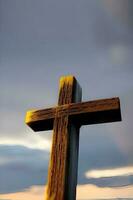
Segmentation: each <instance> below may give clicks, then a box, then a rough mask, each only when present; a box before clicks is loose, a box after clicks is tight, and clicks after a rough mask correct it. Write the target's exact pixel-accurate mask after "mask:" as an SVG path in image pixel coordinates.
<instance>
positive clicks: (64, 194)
mask: <svg viewBox="0 0 133 200" xmlns="http://www.w3.org/2000/svg"><path fill="white" fill-rule="evenodd" d="M80 100H81V91H80V89H79V86H78V84H77V82H76V79H75V78H74V77H73V76H69V77H63V78H62V79H61V81H60V91H59V100H58V105H59V106H60V105H63V104H69V103H72V102H76V101H80ZM78 144H79V129H78V127H76V126H75V125H74V124H72V123H69V120H68V114H67V113H66V114H65V115H60V114H59V111H58V109H56V111H55V113H54V125H53V143H52V151H51V158H50V164H49V172H48V184H47V197H46V200H51V199H52V200H74V199H75V196H76V184H77V165H78Z"/></svg>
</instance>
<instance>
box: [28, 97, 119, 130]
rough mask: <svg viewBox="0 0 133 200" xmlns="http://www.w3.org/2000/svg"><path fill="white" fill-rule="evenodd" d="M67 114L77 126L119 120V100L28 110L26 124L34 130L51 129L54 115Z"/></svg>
mask: <svg viewBox="0 0 133 200" xmlns="http://www.w3.org/2000/svg"><path fill="white" fill-rule="evenodd" d="M57 115H58V116H59V117H61V116H64V115H68V116H69V119H70V120H72V121H73V122H76V123H77V124H78V125H79V126H81V125H87V124H97V123H105V122H114V121H121V112H120V100H119V98H118V97H116V98H111V99H102V100H95V101H88V102H82V103H71V104H65V105H61V106H57V107H53V108H48V109H43V110H34V111H28V112H27V114H26V124H28V125H29V126H30V127H31V128H32V129H33V130H34V131H44V130H51V129H53V122H54V118H55V116H57Z"/></svg>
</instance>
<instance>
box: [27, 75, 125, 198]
mask: <svg viewBox="0 0 133 200" xmlns="http://www.w3.org/2000/svg"><path fill="white" fill-rule="evenodd" d="M80 101H81V89H80V86H79V85H78V83H77V81H76V79H75V78H74V77H73V76H67V77H62V78H61V80H60V89H59V100H58V106H56V107H53V108H48V109H43V110H33V111H28V112H27V114H26V123H27V125H29V126H30V127H31V128H32V129H33V130H34V131H43V130H51V129H53V141H52V150H51V158H50V163H49V172H48V184H47V196H46V200H75V199H76V184H77V167H78V147H79V128H80V126H81V125H87V124H96V123H105V122H114V121H121V112H120V100H119V98H118V97H116V98H111V99H102V100H96V101H88V102H82V103H81V102H80Z"/></svg>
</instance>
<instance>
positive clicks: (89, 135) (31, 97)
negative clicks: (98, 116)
mask: <svg viewBox="0 0 133 200" xmlns="http://www.w3.org/2000/svg"><path fill="white" fill-rule="evenodd" d="M132 9H133V1H132V0H117V1H116V0H100V1H97V0H67V1H64V0H63V1H62V0H56V1H54V0H38V1H36V0H23V1H22V0H0V200H21V199H22V200H24V199H28V198H29V199H30V198H32V199H36V200H41V199H44V188H45V186H46V182H47V170H48V162H49V154H50V148H51V140H52V131H46V132H38V133H34V132H33V131H32V130H31V129H30V128H29V127H28V126H26V124H25V121H24V119H25V114H26V111H27V110H29V109H41V108H47V107H51V106H54V105H56V104H57V100H58V85H59V78H60V77H61V76H62V75H69V74H72V75H74V76H75V77H76V79H77V80H78V82H79V83H80V85H81V87H82V92H83V97H82V101H89V100H95V99H101V98H110V97H115V96H119V97H120V101H121V113H122V122H115V123H107V124H97V125H88V126H83V127H81V129H80V143H79V144H80V148H79V169H78V187H77V200H88V199H111V198H114V199H118V198H123V199H128V198H131V199H133V156H132V155H133V145H132V141H133V133H132V130H133V120H132V119H133V105H132V102H133V66H132V65H133V64H132V63H133V14H132Z"/></svg>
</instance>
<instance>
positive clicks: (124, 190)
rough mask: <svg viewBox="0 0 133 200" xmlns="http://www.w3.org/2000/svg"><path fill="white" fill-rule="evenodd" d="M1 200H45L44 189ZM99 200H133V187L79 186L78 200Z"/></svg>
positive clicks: (16, 194)
mask: <svg viewBox="0 0 133 200" xmlns="http://www.w3.org/2000/svg"><path fill="white" fill-rule="evenodd" d="M0 198H1V199H2V200H6V199H9V200H26V199H32V200H44V187H43V186H33V187H31V188H30V189H27V190H25V191H23V192H17V193H12V194H3V195H0ZM97 198H98V199H100V198H104V199H109V198H133V186H127V187H119V188H99V187H97V186H94V185H90V184H88V185H87V184H86V185H78V186H77V200H78V199H84V200H89V199H97Z"/></svg>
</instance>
